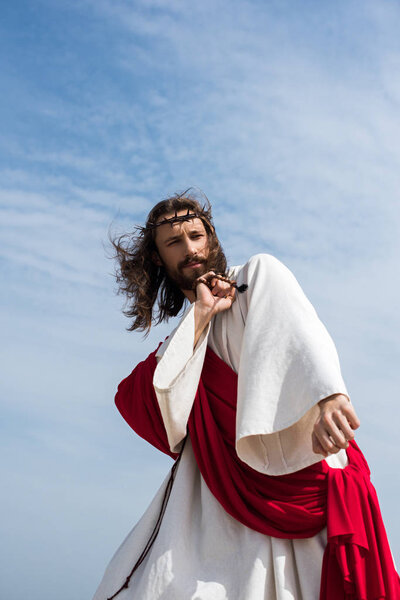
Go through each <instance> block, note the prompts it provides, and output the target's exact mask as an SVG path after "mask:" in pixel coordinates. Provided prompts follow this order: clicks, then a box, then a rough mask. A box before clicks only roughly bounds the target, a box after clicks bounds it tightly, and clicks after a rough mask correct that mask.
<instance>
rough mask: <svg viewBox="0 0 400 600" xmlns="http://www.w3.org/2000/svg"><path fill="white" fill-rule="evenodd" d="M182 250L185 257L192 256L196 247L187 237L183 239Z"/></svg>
mask: <svg viewBox="0 0 400 600" xmlns="http://www.w3.org/2000/svg"><path fill="white" fill-rule="evenodd" d="M184 248H185V254H186V256H192V255H193V254H196V246H195V244H194V241H193V240H191V239H190V238H189V237H187V238H185V240H184Z"/></svg>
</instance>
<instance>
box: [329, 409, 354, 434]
mask: <svg viewBox="0 0 400 600" xmlns="http://www.w3.org/2000/svg"><path fill="white" fill-rule="evenodd" d="M333 419H334V421H335V423H336V425H337V427H338V428H339V429H340V430H341V431H342V432H343V435H344V437H345V438H346V440H354V431H353V429H352V428H351V427H350V424H349V422H348V420H347V418H346V417H345V416H344V415H343V414H340V413H337V414H335V415H334V416H333Z"/></svg>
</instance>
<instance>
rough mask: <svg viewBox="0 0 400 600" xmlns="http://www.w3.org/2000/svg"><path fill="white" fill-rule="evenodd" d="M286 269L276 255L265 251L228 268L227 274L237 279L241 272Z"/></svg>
mask: <svg viewBox="0 0 400 600" xmlns="http://www.w3.org/2000/svg"><path fill="white" fill-rule="evenodd" d="M281 268H284V269H286V267H285V265H284V264H283V263H282V262H281V261H280V260H279V259H278V258H276V256H273V255H272V254H269V253H267V252H259V253H258V254H253V256H250V258H249V259H248V260H247V262H245V263H244V264H242V265H236V266H234V267H231V268H230V269H229V275H230V276H231V277H232V278H235V279H237V277H238V276H239V275H240V274H241V273H248V274H251V275H252V274H257V272H258V271H260V270H262V271H266V270H276V269H281Z"/></svg>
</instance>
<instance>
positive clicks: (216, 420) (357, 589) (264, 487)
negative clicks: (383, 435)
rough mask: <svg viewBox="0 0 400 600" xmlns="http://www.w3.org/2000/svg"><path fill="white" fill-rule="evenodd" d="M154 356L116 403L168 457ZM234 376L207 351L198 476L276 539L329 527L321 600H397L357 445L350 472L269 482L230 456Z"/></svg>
mask: <svg viewBox="0 0 400 600" xmlns="http://www.w3.org/2000/svg"><path fill="white" fill-rule="evenodd" d="M156 364H157V363H156V358H155V352H153V353H152V354H150V356H149V357H148V358H147V359H146V360H145V361H143V362H142V363H140V364H139V365H138V366H137V367H136V369H134V371H133V372H132V373H131V375H129V376H128V377H127V378H126V379H124V380H123V381H122V382H121V384H120V385H119V386H118V392H117V395H116V404H117V407H118V409H119V410H120V412H121V414H122V416H123V417H124V418H125V420H126V421H127V422H128V424H129V425H130V426H131V427H132V428H133V429H134V430H135V431H136V432H137V433H138V434H139V435H140V436H142V437H143V438H145V439H147V440H148V441H149V442H150V443H151V444H153V445H154V446H156V447H157V448H159V449H160V450H162V451H163V452H165V453H166V454H169V455H170V456H176V455H174V454H173V453H171V452H170V450H169V447H168V440H167V436H166V432H165V428H164V425H163V422H162V418H161V414H160V409H159V406H158V402H157V398H156V395H155V392H154V388H153V385H152V380H153V374H154V370H155V367H156ZM236 397H237V375H236V373H235V372H234V371H233V370H232V369H231V368H230V367H229V366H228V365H227V364H226V363H224V362H223V361H222V360H221V359H220V358H219V357H218V356H217V355H216V354H215V353H214V352H213V351H212V350H211V349H210V348H207V353H206V357H205V361H204V366H203V371H202V375H201V379H200V383H199V387H198V391H197V395H196V398H195V401H194V404H193V409H192V412H191V414H190V417H189V421H188V432H189V435H190V439H191V442H192V446H193V451H194V454H195V457H196V461H197V464H198V466H199V469H200V472H201V474H202V476H203V478H204V480H205V481H206V483H207V485H208V487H209V488H210V490H211V492H212V493H213V494H214V496H215V497H216V498H217V499H218V501H219V502H220V503H221V505H222V506H223V507H224V509H225V510H226V511H227V512H228V513H229V514H230V515H232V516H233V517H234V518H235V519H237V520H238V521H240V522H241V523H243V524H244V525H246V526H247V527H250V528H251V529H254V530H256V531H259V532H261V533H264V534H267V535H271V536H274V537H278V538H288V539H295V538H306V537H311V536H313V535H315V534H316V533H318V532H319V531H320V530H321V529H322V528H323V527H325V525H327V536H328V542H327V546H326V549H325V553H324V559H323V565H322V574H321V592H320V600H383V599H386V600H399V599H400V580H399V576H398V574H397V573H396V571H395V568H394V564H393V560H392V556H391V552H390V548H389V544H388V541H387V536H386V532H385V528H384V525H383V521H382V517H381V514H380V510H379V503H378V499H377V496H376V492H375V489H374V487H373V485H372V483H371V481H370V472H369V468H368V465H367V462H366V460H365V458H364V456H363V455H362V453H361V450H360V449H359V448H358V446H357V444H356V443H355V442H351V443H350V446H349V448H348V449H347V455H348V459H349V465H348V466H347V467H346V468H344V469H332V468H330V467H329V466H328V464H327V463H326V461H324V460H322V461H320V462H318V463H316V464H315V465H312V466H310V467H307V468H306V469H302V470H300V471H297V472H295V473H291V474H289V475H282V476H268V475H264V474H262V473H259V472H258V471H255V470H254V469H252V468H251V467H249V466H248V465H246V464H245V463H243V462H242V461H241V460H240V459H239V458H238V456H237V454H236V451H235V423H236Z"/></svg>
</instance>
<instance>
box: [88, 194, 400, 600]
mask: <svg viewBox="0 0 400 600" xmlns="http://www.w3.org/2000/svg"><path fill="white" fill-rule="evenodd" d="M139 231H140V233H139V235H138V236H136V237H134V238H133V239H129V237H128V239H129V244H128V247H126V246H123V244H122V243H121V238H120V239H119V240H118V242H117V243H115V242H113V243H114V247H115V248H116V250H117V256H118V258H119V263H120V271H119V273H118V276H117V278H118V281H119V282H120V284H121V290H122V291H124V292H125V293H126V294H127V296H128V298H130V299H132V303H131V306H130V307H129V309H128V310H127V311H126V314H128V316H131V317H134V319H135V320H134V323H133V325H132V326H131V329H132V330H133V329H142V330H143V329H147V330H148V329H149V328H150V326H151V324H152V322H160V321H162V320H164V319H166V318H168V317H169V316H174V315H176V314H178V312H179V311H180V309H181V308H182V306H183V304H184V301H185V300H186V299H187V300H188V301H189V303H190V304H189V306H188V308H187V309H186V311H185V313H184V315H183V317H182V319H181V321H180V324H179V325H178V327H177V328H176V329H175V330H174V331H173V332H172V334H171V335H170V336H169V337H168V338H167V340H165V341H164V342H163V343H162V344H161V345H160V346H159V348H158V349H157V350H156V351H155V352H153V353H152V354H151V355H150V356H149V357H148V358H147V359H146V360H145V361H143V362H142V363H140V364H139V365H137V367H136V368H135V369H134V370H133V371H132V373H131V374H130V375H129V376H128V377H127V378H125V379H124V380H123V381H122V382H121V383H120V384H119V386H118V391H117V394H116V398H115V401H116V404H117V407H118V409H119V410H120V412H121V414H122V416H123V417H124V418H125V419H126V421H127V422H128V423H129V424H130V425H131V427H133V428H134V429H135V431H136V432H137V433H138V434H139V435H141V436H142V437H144V438H145V439H147V440H148V441H149V442H150V443H152V444H153V445H154V446H156V447H157V448H159V449H160V450H162V451H163V452H166V453H167V454H169V455H170V456H172V457H174V458H176V462H175V464H174V467H173V470H172V473H171V476H169V477H168V478H167V479H166V481H165V482H164V483H163V485H162V487H161V488H160V490H159V492H158V493H157V495H156V497H155V498H154V500H153V502H152V504H151V505H150V507H149V508H148V510H147V511H146V513H145V514H144V515H143V517H142V518H141V520H140V521H139V522H138V523H137V525H136V526H135V528H134V529H133V531H132V532H131V533H130V534H129V535H128V537H127V538H126V540H125V541H124V542H123V544H122V545H121V547H120V548H119V549H118V551H117V552H116V554H115V555H114V557H113V559H112V561H111V563H110V565H109V567H108V568H107V571H106V573H105V575H104V577H103V580H102V582H101V584H100V586H99V588H98V590H97V592H96V594H95V597H94V600H100V598H101V599H104V600H105V599H106V598H115V597H118V598H120V599H121V600H123V599H127V598H131V599H137V600H139V599H140V600H157V599H160V600H161V599H162V600H228V599H229V600H232V599H233V600H261V599H266V598H267V599H268V600H274V599H283V600H289V599H292V600H294V599H295V600H301V599H303V600H313V599H317V598H321V600H338V599H339V598H348V599H354V600H356V599H357V600H376V599H378V598H387V599H391V600H394V599H395V598H399V597H400V596H399V578H398V575H397V573H396V572H395V568H394V565H393V562H392V558H391V554H390V549H389V546H388V543H387V539H386V535H385V531H384V527H383V524H382V522H381V518H380V513H379V506H378V503H377V500H376V497H375V496H374V490H373V487H372V485H371V484H370V482H369V471H368V467H367V465H366V463H365V459H364V458H363V457H362V454H361V452H360V451H359V449H358V447H357V445H356V444H355V442H354V430H355V429H357V428H358V427H359V420H358V418H357V415H356V413H355V410H354V408H353V406H352V403H351V401H350V398H349V395H348V393H347V390H346V387H345V384H344V382H343V379H342V376H341V373H340V366H339V361H338V357H337V353H336V349H335V347H334V344H333V342H332V340H331V338H330V336H329V334H328V333H327V331H326V329H325V327H324V326H323V324H322V323H321V321H320V320H319V319H318V316H317V314H316V312H315V310H314V309H313V307H312V306H311V304H310V302H309V301H308V300H307V298H306V297H305V295H304V293H303V292H302V290H301V288H300V286H299V284H298V283H297V281H296V279H295V278H294V276H293V275H292V274H291V273H290V271H289V270H288V269H287V268H286V267H285V266H284V265H283V264H282V263H281V262H280V261H278V260H277V259H276V258H274V257H273V256H271V255H268V254H259V255H256V256H253V257H251V258H250V259H249V261H248V262H247V263H246V264H245V265H244V266H241V267H233V268H231V269H230V270H229V271H227V267H226V259H225V256H224V253H223V250H222V248H221V246H220V243H219V240H218V238H217V236H216V233H215V229H214V227H213V224H212V218H211V211H210V208H209V206H201V205H200V204H199V203H198V202H197V201H196V200H195V199H194V198H193V197H192V196H190V195H189V194H187V193H184V194H183V195H181V196H179V195H176V196H174V197H172V198H169V199H167V200H166V201H163V202H160V203H159V204H158V205H156V206H155V207H154V208H153V210H152V211H151V212H150V214H149V217H148V219H147V223H146V226H145V227H144V228H140V229H139ZM156 304H158V314H156V315H154V306H155V305H156Z"/></svg>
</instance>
